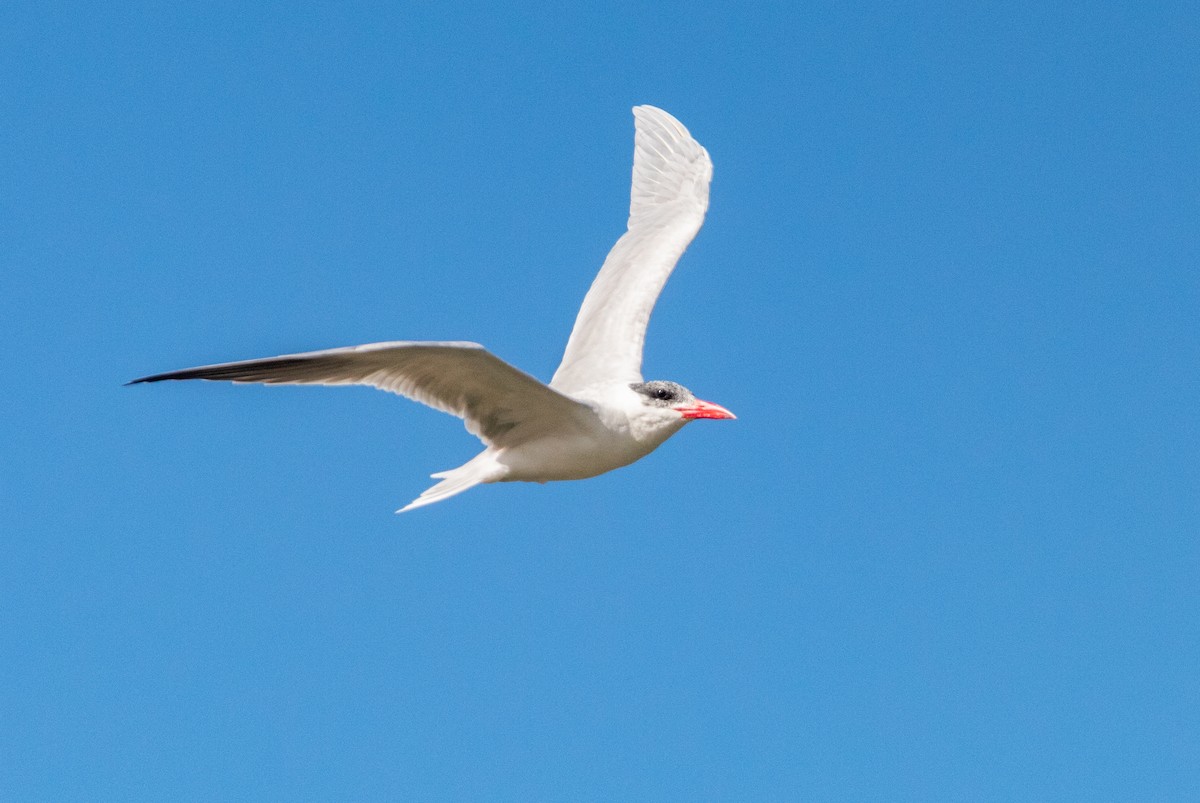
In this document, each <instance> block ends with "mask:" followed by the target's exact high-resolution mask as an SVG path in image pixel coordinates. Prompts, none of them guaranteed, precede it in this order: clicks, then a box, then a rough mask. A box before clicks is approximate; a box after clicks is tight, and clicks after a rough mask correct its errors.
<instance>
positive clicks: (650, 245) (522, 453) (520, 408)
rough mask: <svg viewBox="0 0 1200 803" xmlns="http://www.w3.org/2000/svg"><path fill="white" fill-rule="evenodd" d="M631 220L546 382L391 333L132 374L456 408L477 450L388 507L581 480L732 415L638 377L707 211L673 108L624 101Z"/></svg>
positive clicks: (461, 350)
mask: <svg viewBox="0 0 1200 803" xmlns="http://www.w3.org/2000/svg"><path fill="white" fill-rule="evenodd" d="M633 116H634V125H635V129H636V133H635V136H634V153H633V189H632V191H631V193H630V203H629V226H628V231H626V232H625V234H624V235H623V236H622V237H621V239H619V240H618V241H617V244H616V245H615V246H613V249H612V251H610V252H609V254H608V257H607V258H606V259H605V260H604V265H603V267H602V268H601V269H600V273H599V274H598V275H597V276H596V279H595V281H594V282H593V283H592V286H591V289H589V290H588V293H587V296H586V297H585V298H584V299H583V306H582V307H581V308H580V310H579V316H578V317H577V318H576V319H575V328H574V329H573V330H572V331H571V337H570V339H569V340H568V341H567V349H566V353H565V354H564V355H563V359H562V363H561V364H560V365H559V366H558V370H557V371H556V372H555V374H554V378H553V379H551V380H550V384H549V385H546V384H543V383H542V382H540V381H538V380H537V379H534V378H533V377H532V376H530V375H529V374H526V373H525V372H523V371H520V370H518V369H516V368H514V367H513V366H511V365H509V364H508V363H506V362H504V361H503V360H501V359H499V358H498V357H496V356H494V355H492V354H491V353H490V352H488V351H486V350H485V349H484V348H483V346H481V345H479V344H478V343H465V342H414V341H395V342H389V343H368V344H366V345H362V346H350V347H348V348H337V349H329V350H326V351H310V352H305V353H303V354H285V355H282V356H279V357H269V358H266V359H261V360H245V361H242V362H230V363H221V364H219V365H206V366H202V367H200V368H187V369H185V370H182V371H171V372H168V373H164V374H154V375H153V376H146V377H142V378H141V379H135V380H133V382H130V383H129V384H131V385H132V384H137V383H140V382H160V381H162V380H165V379H210V380H228V381H231V382H261V383H264V384H269V385H370V386H373V387H376V388H379V389H381V390H386V391H390V392H392V393H397V394H399V395H401V396H407V397H408V398H410V399H413V400H415V401H418V402H421V403H423V404H427V405H429V406H430V407H433V408H435V409H438V410H442V411H443V412H447V413H451V414H453V415H456V416H458V417H459V418H461V419H463V422H464V423H465V424H466V427H467V431H469V432H470V433H471V434H473V435H475V436H476V437H478V438H479V439H480V440H481V441H483V443H484V446H485V447H486V448H485V449H484V450H483V451H482V452H480V453H479V454H478V455H476V456H475V457H474V458H472V459H471V460H469V461H468V462H467V463H465V464H463V465H461V466H459V467H458V468H455V469H451V470H450V471H443V472H441V473H438V474H434V475H433V477H434V479H438V480H441V482H439V483H438V484H436V485H434V486H433V487H432V488H430V489H429V490H427V491H425V492H424V493H423V494H421V495H420V497H418V498H417V499H415V500H414V501H412V502H411V503H409V504H408V505H406V506H405V507H403V508H401V509H400V510H398V511H396V512H397V513H401V512H404V511H405V510H412V509H413V508H418V507H423V506H425V505H429V504H432V503H434V502H440V501H441V500H443V499H447V498H449V497H451V496H454V495H455V494H460V493H462V492H463V491H465V490H467V489H469V488H472V487H474V486H476V485H479V484H481V483H489V482H513V481H518V480H520V481H525V482H547V481H550V480H578V479H584V478H585V477H594V476H596V475H597V474H603V473H604V472H606V471H612V470H613V469H615V468H620V467H621V466H625V465H628V464H630V463H632V462H633V461H635V460H638V459H640V458H642V457H645V456H646V455H648V454H649V453H650V452H652V451H654V450H655V449H656V448H658V446H660V445H661V444H662V443H663V442H664V441H666V439H667V438H669V437H671V436H672V435H674V434H675V433H676V432H678V431H679V430H680V429H681V428H682V427H683V425H684V424H686V423H688V422H689V421H693V420H696V419H699V418H712V419H720V418H734V417H735V416H734V415H733V413H731V412H729V411H728V410H726V409H725V408H724V407H721V406H720V405H718V404H713V403H711V402H706V401H700V400H699V399H697V398H696V397H695V396H693V395H692V393H691V391H689V390H688V389H687V388H685V387H683V386H682V385H679V384H677V383H675V382H665V381H661V380H659V381H652V382H646V381H643V379H642V374H641V367H642V344H643V341H644V340H645V336H646V324H647V322H648V321H649V319H650V312H651V310H652V309H653V308H654V302H655V301H656V300H657V299H658V295H659V293H660V292H661V291H662V288H663V285H664V284H665V283H666V281H667V277H668V276H670V275H671V271H672V270H673V269H674V267H675V263H676V262H677V261H678V260H679V257H680V255H682V254H683V251H684V249H685V248H687V246H688V244H689V243H690V242H691V241H692V238H693V237H695V236H696V232H697V231H699V230H700V224H701V223H703V222H704V213H705V210H707V209H708V185H709V182H710V181H711V180H712V161H711V160H710V159H709V157H708V152H707V151H706V150H704V148H703V147H702V146H701V145H700V143H698V142H696V140H694V139H692V136H691V134H689V133H688V131H687V129H686V128H684V127H683V125H681V124H680V122H679V121H678V120H676V119H675V118H674V117H672V116H671V115H669V114H667V113H666V112H665V111H663V110H662V109H657V108H655V107H653V106H637V107H635V108H634V109H633Z"/></svg>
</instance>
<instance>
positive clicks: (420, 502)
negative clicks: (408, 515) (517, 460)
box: [396, 451, 504, 513]
mask: <svg viewBox="0 0 1200 803" xmlns="http://www.w3.org/2000/svg"><path fill="white" fill-rule="evenodd" d="M503 475H504V467H503V466H501V465H500V464H499V463H497V462H496V460H495V458H493V457H492V455H491V454H490V453H489V452H486V451H485V452H481V453H480V454H478V455H476V456H475V457H474V458H472V459H471V460H469V461H467V462H466V463H464V464H463V465H461V466H459V467H458V468H454V469H450V470H449V471H439V472H438V473H437V474H431V475H430V476H431V477H433V478H434V479H435V480H441V482H439V483H438V484H437V485H434V486H433V487H432V488H430V489H428V490H427V491H425V492H424V493H423V494H421V495H420V496H418V497H417V498H416V499H414V500H413V501H411V502H409V503H408V504H407V505H405V506H404V507H402V508H400V509H399V510H397V511H396V512H397V513H403V512H405V511H406V510H413V509H415V508H418V507H425V505H432V504H433V503H434V502H440V501H442V500H443V499H449V498H450V497H452V496H456V495H458V494H460V493H462V492H463V491H467V490H470V489H471V488H474V487H475V486H476V485H479V484H480V483H484V482H495V481H496V480H498V479H499V478H500V477H502V476H503Z"/></svg>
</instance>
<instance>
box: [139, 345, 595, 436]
mask: <svg viewBox="0 0 1200 803" xmlns="http://www.w3.org/2000/svg"><path fill="white" fill-rule="evenodd" d="M165 379H212V380H228V381H230V382H261V383H264V384H268V385H369V386H371V387H376V388H379V389H380V390H386V391H389V392H391V393H398V394H399V395H401V396H407V397H408V398H410V399H413V400H415V401H419V402H421V403H422V404H427V405H429V406H430V407H433V408H435V409H437V410H441V411H443V412H447V413H450V414H452V415H456V416H458V417H459V418H461V419H463V421H464V423H465V424H466V425H467V430H468V431H470V432H471V433H472V434H474V435H476V436H478V437H479V438H480V440H482V441H483V442H484V443H486V444H488V445H489V446H497V447H505V446H512V445H515V444H518V443H523V442H525V441H527V440H530V439H534V438H537V437H539V436H541V435H544V434H547V433H550V432H553V431H555V430H558V429H561V428H563V427H568V428H569V427H572V426H573V425H575V424H577V423H579V422H583V421H585V420H587V418H588V417H593V413H592V410H591V408H589V407H587V406H586V405H584V404H581V403H579V402H577V401H574V400H573V399H570V398H568V397H566V396H564V395H562V394H561V393H558V392H557V391H554V390H551V389H550V388H549V387H547V386H546V385H544V384H542V383H541V382H539V381H538V380H536V379H534V378H533V377H532V376H530V375H529V374H526V373H525V372H523V371H520V370H518V369H516V368H514V367H513V366H511V365H509V364H508V363H506V362H504V361H503V360H501V359H500V358H499V357H496V356H495V355H493V354H492V353H490V352H489V351H487V350H486V349H484V347H483V346H481V345H479V344H478V343H455V342H449V343H435V342H405V341H396V342H392V343H368V344H367V345H364V346H351V347H349V348H340V349H328V350H326V351H309V352H305V353H303V354H284V355H282V356H280V357H269V358H267V359H262V360H245V361H243V362H229V363H222V364H219V365H205V366H202V367H200V368H186V369H184V370H182V371H170V372H168V373H165V374H154V375H153V376H146V377H142V378H141V379H135V380H133V382H130V383H129V384H131V385H134V384H137V383H139V382H161V381H162V380H165Z"/></svg>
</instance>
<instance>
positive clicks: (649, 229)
mask: <svg viewBox="0 0 1200 803" xmlns="http://www.w3.org/2000/svg"><path fill="white" fill-rule="evenodd" d="M633 116H634V120H635V127H636V134H635V136H634V151H633V189H632V191H631V193H630V202H629V230H628V231H626V232H625V234H624V235H623V236H622V237H621V239H620V240H618V241H617V244H616V245H615V246H613V249H612V251H610V252H609V254H608V258H607V259H605V260H604V267H602V268H601V269H600V273H599V274H598V275H597V276H596V280H595V281H594V282H592V287H591V289H590V290H588V294H587V296H586V297H585V298H584V299H583V306H582V307H581V308H580V310H579V317H578V318H576V319H575V328H574V329H573V330H572V331H571V338H570V340H568V341H567V350H566V353H565V354H563V360H562V363H561V364H560V365H559V366H558V371H557V372H556V373H555V374H554V379H552V380H551V381H550V387H552V388H555V389H556V390H561V391H563V392H566V393H574V392H577V391H580V390H583V389H585V388H587V387H588V386H590V385H596V384H610V383H617V382H622V383H627V382H640V381H642V373H641V371H642V343H643V342H644V341H645V338H646V324H647V322H649V320H650V312H651V311H652V310H653V309H654V302H655V301H657V300H658V294H659V293H660V292H662V288H663V285H664V284H666V281H667V277H668V276H670V275H671V271H672V270H673V269H674V268H675V263H676V262H677V261H678V260H679V257H680V255H682V254H683V251H684V249H685V248H687V247H688V243H690V242H691V241H692V238H693V237H695V236H696V232H697V231H699V230H700V224H701V223H703V222H704V212H705V210H707V209H708V185H709V182H710V181H711V180H712V161H711V160H710V159H709V158H708V151H706V150H704V148H703V147H702V146H701V145H700V143H699V142H696V140H694V139H692V136H691V134H689V133H688V131H687V129H686V128H684V127H683V126H682V125H681V124H680V122H679V121H678V120H676V119H675V118H674V117H672V116H671V115H669V114H667V113H666V112H664V111H663V110H662V109H656V108H654V107H653V106H635V107H634V109H633Z"/></svg>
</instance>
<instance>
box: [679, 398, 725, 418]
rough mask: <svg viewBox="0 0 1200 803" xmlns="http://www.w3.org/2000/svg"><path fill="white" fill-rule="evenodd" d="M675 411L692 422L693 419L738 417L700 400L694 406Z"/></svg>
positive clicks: (718, 406) (716, 405)
mask: <svg viewBox="0 0 1200 803" xmlns="http://www.w3.org/2000/svg"><path fill="white" fill-rule="evenodd" d="M675 410H676V411H677V412H678V413H679V414H680V415H682V416H683V417H684V418H686V419H687V420H688V421H691V420H692V419H693V418H737V416H736V415H734V414H733V413H731V412H729V411H728V410H726V409H725V408H724V407H722V406H721V405H719V404H713V403H712V402H706V401H700V400H699V399H697V400H696V401H695V403H694V404H691V405H689V406H687V407H676V408H675Z"/></svg>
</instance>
